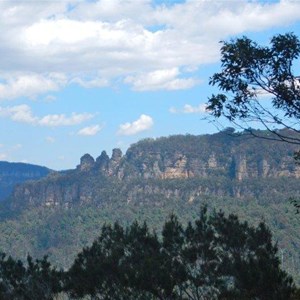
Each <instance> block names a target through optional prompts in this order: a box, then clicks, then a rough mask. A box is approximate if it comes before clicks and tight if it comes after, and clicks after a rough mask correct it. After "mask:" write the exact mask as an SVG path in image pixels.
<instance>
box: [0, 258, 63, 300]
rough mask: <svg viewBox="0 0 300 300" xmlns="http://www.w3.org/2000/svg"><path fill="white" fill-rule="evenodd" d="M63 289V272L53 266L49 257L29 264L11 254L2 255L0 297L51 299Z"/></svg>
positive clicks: (10, 299) (29, 260)
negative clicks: (7, 255)
mask: <svg viewBox="0 0 300 300" xmlns="http://www.w3.org/2000/svg"><path fill="white" fill-rule="evenodd" d="M61 289H62V272H61V271H57V270H56V269H55V268H53V267H52V266H51V264H50V263H49V261H48V258H47V257H44V258H43V259H41V260H38V259H37V260H35V261H33V259H32V258H31V257H30V256H28V257H27V264H26V265H24V264H23V262H22V261H20V260H18V261H15V260H14V259H13V258H12V257H11V256H9V257H6V255H5V254H3V253H2V254H1V257H0V299H5V300H51V299H53V297H54V295H56V294H58V293H59V292H60V291H61Z"/></svg>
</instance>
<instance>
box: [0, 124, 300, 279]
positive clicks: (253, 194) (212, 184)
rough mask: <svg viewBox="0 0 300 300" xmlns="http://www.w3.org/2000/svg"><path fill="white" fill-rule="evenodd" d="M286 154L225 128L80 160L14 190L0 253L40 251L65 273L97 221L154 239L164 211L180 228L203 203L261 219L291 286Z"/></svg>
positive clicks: (288, 149) (290, 185)
mask: <svg viewBox="0 0 300 300" xmlns="http://www.w3.org/2000/svg"><path fill="white" fill-rule="evenodd" d="M261 133H262V134H266V135H267V134H269V133H267V132H261ZM295 149H296V147H295V146H293V145H287V144H284V143H278V142H275V141H267V140H257V139H254V138H253V137H252V136H251V135H249V134H247V133H235V132H233V131H232V130H231V129H227V130H226V131H224V132H220V133H218V134H214V135H204V136H191V135H185V136H184V135H180V136H171V137H168V138H167V137H163V138H159V139H155V140H153V139H147V140H142V141H140V142H138V143H136V144H134V145H132V146H131V147H130V148H129V149H128V151H127V152H126V154H125V155H122V154H121V153H120V151H114V153H113V156H112V157H111V158H109V157H108V156H107V155H106V154H105V153H102V154H101V155H100V156H99V158H97V159H96V160H94V159H93V158H92V157H91V156H89V155H84V156H83V157H82V159H81V162H80V164H79V165H78V167H77V168H76V169H74V170H68V171H63V172H52V173H50V174H49V175H48V176H47V177H45V178H42V179H40V180H38V181H30V182H26V183H24V184H21V185H18V186H17V187H16V188H15V190H14V192H13V193H12V195H11V197H10V198H8V199H7V200H6V201H4V202H3V203H2V207H1V211H0V212H1V214H0V218H1V222H0V233H1V234H0V245H1V247H0V251H2V252H4V253H7V255H11V256H12V257H13V259H20V260H21V261H22V262H25V261H26V258H27V255H28V254H30V255H31V256H32V257H34V258H35V259H39V260H42V259H43V257H44V255H47V256H48V262H50V263H51V264H52V265H54V266H56V267H57V268H63V269H64V270H67V269H69V268H70V267H71V266H72V264H73V262H74V260H75V258H76V255H77V254H78V252H79V251H81V249H83V248H84V247H90V246H91V245H92V243H93V241H94V240H95V239H97V238H98V237H99V235H100V234H101V228H102V227H103V225H104V224H113V223H114V222H118V224H119V225H120V226H123V227H124V228H126V227H127V226H130V224H132V222H134V221H138V222H141V223H143V222H144V221H146V222H147V226H148V227H149V230H150V231H151V232H152V230H155V231H156V232H157V233H158V236H159V235H160V234H159V233H160V231H161V228H163V226H164V222H165V220H166V218H167V217H168V216H169V215H170V213H174V214H175V215H177V216H178V220H179V222H180V223H181V224H182V226H183V227H184V226H187V224H188V223H189V222H194V221H195V220H196V219H197V218H199V215H200V212H201V207H202V206H203V205H207V207H208V209H209V210H214V209H216V210H217V211H218V210H220V209H221V210H222V211H224V213H225V215H226V216H229V215H230V214H231V213H234V214H236V215H237V216H238V217H239V218H240V219H241V221H242V222H244V221H247V222H248V223H249V224H250V225H251V226H258V225H259V224H260V222H261V221H264V222H265V223H266V224H267V226H268V227H269V228H270V231H271V233H272V236H273V243H274V244H275V243H277V247H278V251H277V255H278V256H279V259H280V262H281V267H282V268H283V269H284V270H285V271H286V272H287V273H288V274H291V275H292V276H293V278H294V281H295V282H296V283H297V284H298V283H299V279H300V278H299V271H298V270H299V268H300V260H299V249H300V235H299V232H300V222H299V216H298V215H297V214H296V213H295V212H296V211H295V208H294V206H293V205H292V203H291V202H292V200H293V199H299V198H300V195H299V194H300V190H299V178H298V167H297V165H296V164H295V161H294V159H293V153H294V150H295ZM158 154H159V155H158ZM186 170H189V173H188V172H186Z"/></svg>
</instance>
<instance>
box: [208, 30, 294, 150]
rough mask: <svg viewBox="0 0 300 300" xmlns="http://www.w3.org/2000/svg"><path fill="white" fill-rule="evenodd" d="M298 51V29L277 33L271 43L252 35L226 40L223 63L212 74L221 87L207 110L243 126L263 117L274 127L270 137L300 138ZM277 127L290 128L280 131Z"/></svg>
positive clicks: (248, 126) (247, 126)
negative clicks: (261, 40)
mask: <svg viewBox="0 0 300 300" xmlns="http://www.w3.org/2000/svg"><path fill="white" fill-rule="evenodd" d="M299 55H300V41H299V38H298V37H297V36H296V35H295V34H293V33H286V34H279V35H275V36H274V37H273V38H272V39H271V42H270V45H269V46H261V45H258V44H257V43H256V42H254V41H252V40H251V39H249V38H247V37H242V38H238V39H234V40H230V41H228V42H226V41H223V42H222V47H221V68H222V69H221V71H220V72H219V73H215V74H214V75H213V76H212V77H211V78H210V84H211V85H212V86H217V87H218V88H219V89H220V91H221V93H219V94H217V95H212V96H211V97H210V98H209V100H208V106H207V110H208V111H210V113H211V114H212V115H213V116H214V117H216V118H219V117H221V116H223V117H225V118H227V119H228V120H229V121H231V122H232V123H233V124H235V125H237V126H238V127H239V128H243V129H248V128H251V125H252V124H253V122H259V123H260V124H262V125H263V126H264V127H265V128H266V129H268V130H269V131H271V132H272V133H273V135H272V137H270V138H272V139H273V138H275V139H278V140H282V141H286V142H289V143H294V144H300V138H299V135H297V134H298V133H300V126H299V125H300V124H299V122H300V76H299V75H300V72H299V61H298V58H299ZM296 63H298V70H297V67H296V68H295V64H296ZM297 72H298V73H297ZM278 127H280V128H286V129H289V130H287V131H286V132H282V131H281V132H280V133H278V130H277V129H278ZM249 130H250V131H251V129H249ZM291 133H295V134H291Z"/></svg>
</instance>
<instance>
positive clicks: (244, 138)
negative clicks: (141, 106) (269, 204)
mask: <svg viewBox="0 0 300 300" xmlns="http://www.w3.org/2000/svg"><path fill="white" fill-rule="evenodd" d="M295 150H297V148H296V147H295V146H294V145H290V144H284V143H279V142H272V141H266V140H257V139H253V138H252V136H250V135H248V134H243V135H241V136H240V135H236V136H228V135H226V134H225V133H218V134H214V135H204V136H191V135H186V136H183V135H179V136H171V137H168V138H159V139H155V140H152V139H147V140H143V141H140V142H138V143H136V144H134V145H132V146H131V147H130V148H129V149H128V150H127V152H126V153H125V155H123V154H122V152H121V150H120V149H114V150H113V152H112V156H111V157H109V156H108V155H107V153H106V152H105V151H103V152H102V153H101V155H100V156H99V157H97V158H96V159H94V158H93V157H92V156H91V155H89V154H85V155H83V156H82V157H81V159H80V164H79V165H78V166H77V168H76V169H75V170H71V171H69V172H65V173H56V174H52V175H51V176H48V177H47V178H46V179H43V180H40V181H38V182H31V183H28V184H24V185H21V186H19V187H17V188H16V189H15V191H14V194H13V197H12V199H11V205H12V207H14V208H17V207H20V206H27V205H29V206H32V205H42V206H45V207H63V208H70V207H72V206H73V205H84V204H86V203H98V204H99V203H103V202H105V201H111V200H112V199H114V198H119V197H123V200H124V201H131V200H132V198H133V197H141V199H142V198H143V195H146V196H145V197H147V195H148V196H149V197H150V195H153V194H156V195H162V196H163V197H167V198H168V197H179V196H182V195H183V194H185V197H186V198H187V199H188V201H193V199H194V198H195V197H197V196H199V195H201V194H210V193H211V194H214V195H223V196H224V195H225V196H226V195H227V196H234V197H243V195H245V194H247V195H252V194H253V195H254V194H255V192H254V191H251V190H250V189H247V188H246V187H245V184H244V182H246V181H247V180H248V181H249V180H252V179H253V180H257V179H258V180H259V179H268V178H270V179H276V178H283V177H284V178H292V179H293V180H297V178H300V166H297V165H296V164H295V161H294V159H293V153H294V151H295ZM192 179H193V182H194V183H193V185H192V186H191V187H190V188H189V189H188V192H186V190H185V191H184V192H183V191H182V188H181V186H182V185H184V184H186V183H184V182H186V181H189V180H192ZM161 182H165V183H166V182H173V184H169V187H168V188H166V184H165V185H163V186H162V187H159V186H160V185H161V184H160V183H161ZM220 182H221V183H220Z"/></svg>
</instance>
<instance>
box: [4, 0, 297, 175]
mask: <svg viewBox="0 0 300 300" xmlns="http://www.w3.org/2000/svg"><path fill="white" fill-rule="evenodd" d="M286 32H294V33H295V34H299V33H300V0H295V1H288V0H281V1H275V0H274V1H259V0H257V1H255V0H253V1H247V0H222V1H221V0H186V1H183V0H182V1H179V0H176V1H175V0H174V1H172V0H166V1H164V0H160V1H158V0H152V1H151V0H74V1H73V0H70V1H68V0H62V1H61V0H52V1H51V0H26V1H23V0H18V1H17V0H0V54H1V59H0V126H1V131H0V160H4V161H11V162H26V163H33V164H38V165H43V166H47V167H49V168H52V169H54V170H62V169H70V168H75V167H76V165H78V164H79V161H80V157H81V156H82V155H83V154H85V153H89V154H91V155H92V156H93V157H94V158H96V157H97V156H99V155H100V154H101V152H102V151H103V150H105V151H106V152H107V153H108V155H109V156H110V155H111V151H112V149H113V148H121V150H122V151H123V153H125V152H126V150H127V149H128V147H129V146H130V145H131V144H133V143H136V142H138V141H139V140H141V139H144V138H156V137H160V136H169V135H173V134H197V135H198V134H206V133H214V132H217V131H218V128H217V127H216V126H215V125H214V124H212V123H211V122H209V118H208V114H207V112H205V103H206V102H207V99H208V97H209V96H210V95H211V94H212V93H213V92H216V91H217V90H216V89H215V88H212V87H211V86H209V84H208V82H209V78H210V76H212V75H213V74H214V73H215V72H218V71H219V70H220V47H221V44H220V41H221V40H222V41H227V40H230V39H231V38H237V37H241V36H243V35H245V36H247V37H250V38H251V39H253V40H255V41H257V42H258V43H261V44H265V45H267V44H268V43H269V41H270V39H271V38H272V36H273V35H275V34H280V33H286ZM225 125H226V124H225Z"/></svg>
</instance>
